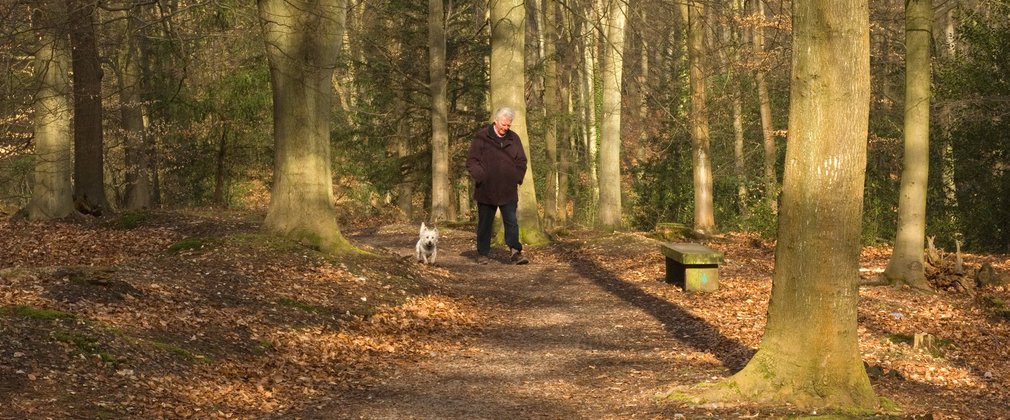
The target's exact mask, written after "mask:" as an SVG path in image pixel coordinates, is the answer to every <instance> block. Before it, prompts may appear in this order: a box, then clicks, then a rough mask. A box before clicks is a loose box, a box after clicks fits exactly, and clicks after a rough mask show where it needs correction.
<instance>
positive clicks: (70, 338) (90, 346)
mask: <svg viewBox="0 0 1010 420" xmlns="http://www.w3.org/2000/svg"><path fill="white" fill-rule="evenodd" d="M53 338H55V339H56V340H57V341H60V342H63V343H66V344H69V345H71V346H73V347H74V348H75V349H77V351H79V352H81V353H84V354H95V355H98V357H99V358H101V359H102V362H104V363H105V364H107V365H110V366H113V367H114V366H116V365H117V364H119V359H118V358H116V357H115V356H113V355H112V354H111V353H109V352H107V351H104V350H102V349H101V346H99V341H98V339H97V338H94V337H92V336H89V335H87V334H82V333H77V332H70V331H55V332H53Z"/></svg>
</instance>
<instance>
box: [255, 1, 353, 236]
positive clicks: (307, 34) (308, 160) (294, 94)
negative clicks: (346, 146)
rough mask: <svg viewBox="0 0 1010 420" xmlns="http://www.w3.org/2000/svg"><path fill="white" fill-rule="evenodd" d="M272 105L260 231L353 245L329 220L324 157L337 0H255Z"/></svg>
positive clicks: (339, 21)
mask: <svg viewBox="0 0 1010 420" xmlns="http://www.w3.org/2000/svg"><path fill="white" fill-rule="evenodd" d="M259 13H260V21H261V24H262V27H263V36H264V39H265V41H266V50H267V58H268V59H269V61H270V76H271V79H270V80H271V86H272V89H273V106H274V147H275V153H276V154H275V162H274V178H273V189H272V191H271V196H270V207H269V209H268V210H267V217H266V220H265V221H264V223H263V224H264V228H265V229H266V230H268V231H271V232H274V233H277V234H280V235H284V236H288V237H291V238H293V239H296V240H299V241H302V242H305V243H307V244H309V245H311V246H314V247H317V248H318V249H320V250H323V251H326V252H347V251H355V250H356V249H355V248H354V247H353V246H351V244H350V243H348V242H347V241H346V240H345V239H344V237H343V235H341V234H340V229H339V227H338V226H337V221H336V215H335V209H334V203H333V200H334V198H333V179H332V175H331V167H330V165H331V162H330V119H329V118H330V111H331V102H332V96H333V92H332V89H333V87H332V85H331V80H332V75H333V69H334V67H335V66H336V59H337V52H338V49H337V47H336V46H337V45H338V43H339V42H340V38H341V32H342V31H343V26H344V14H345V8H344V2H343V0H321V1H309V0H260V1H259Z"/></svg>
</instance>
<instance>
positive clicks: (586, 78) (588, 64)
mask: <svg viewBox="0 0 1010 420" xmlns="http://www.w3.org/2000/svg"><path fill="white" fill-rule="evenodd" d="M587 13H589V12H587ZM596 37H597V31H596V30H595V29H594V28H593V26H592V25H591V22H590V21H589V20H588V19H584V22H583V25H582V42H580V44H581V45H580V50H581V51H582V57H583V62H582V66H580V67H579V69H580V70H581V71H580V72H579V74H580V75H581V85H580V89H579V96H580V99H581V105H582V112H583V121H582V124H583V129H582V141H583V150H585V152H586V158H585V159H586V167H587V168H588V169H589V180H588V181H589V187H590V189H591V190H592V202H591V203H584V204H583V206H585V207H587V210H589V213H590V214H593V215H594V216H593V217H595V213H596V212H595V211H594V210H591V209H594V208H596V205H597V203H598V202H599V199H600V181H599V179H600V178H599V174H598V171H597V160H596V159H597V153H596V140H597V132H596V83H595V80H594V79H595V74H596V65H597V61H596V45H597V42H596Z"/></svg>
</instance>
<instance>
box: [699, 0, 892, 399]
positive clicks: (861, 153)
mask: <svg viewBox="0 0 1010 420" xmlns="http://www.w3.org/2000/svg"><path fill="white" fill-rule="evenodd" d="M792 51H793V59H792V82H791V91H790V110H789V135H788V144H787V148H786V167H785V177H784V182H783V188H782V206H781V209H780V210H781V213H780V214H779V231H778V241H779V242H778V246H777V247H776V255H775V274H774V277H773V282H772V296H771V301H770V303H769V307H768V323H767V326H766V328H765V332H764V337H763V339H762V341H761V345H760V346H759V347H758V351H757V354H755V355H754V357H753V358H752V359H751V361H750V362H749V363H748V364H747V366H746V367H745V368H744V369H743V370H742V371H740V372H739V373H737V374H736V375H733V376H732V377H730V378H728V379H726V380H724V381H723V382H721V383H720V384H719V385H718V386H716V387H715V388H713V389H711V390H709V391H707V392H706V393H705V397H707V398H708V399H732V400H737V399H746V400H750V401H759V402H763V403H771V404H793V405H796V406H797V407H801V408H819V407H829V408H837V409H842V410H855V411H863V410H867V411H868V410H874V409H875V408H876V406H877V399H876V396H875V395H874V392H873V388H871V387H870V381H869V378H868V377H867V375H866V370H865V369H864V368H863V362H862V359H861V357H860V354H859V345H858V342H857V335H856V325H857V324H856V312H857V303H858V300H859V291H858V283H859V252H860V243H859V238H860V227H861V221H862V204H863V179H864V176H865V172H866V170H865V167H866V136H867V129H868V122H869V100H870V74H869V11H868V5H867V1H866V0H859V1H848V2H794V3H793V45H792Z"/></svg>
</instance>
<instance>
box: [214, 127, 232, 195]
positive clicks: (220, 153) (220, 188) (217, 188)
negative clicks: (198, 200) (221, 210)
mask: <svg viewBox="0 0 1010 420" xmlns="http://www.w3.org/2000/svg"><path fill="white" fill-rule="evenodd" d="M227 156H228V124H227V123H222V124H221V138H220V139H219V140H218V142H217V158H216V159H215V160H216V165H215V169H214V198H213V201H214V204H215V205H217V206H221V207H228V199H227V198H226V197H225V192H224V189H225V181H226V178H227V176H226V169H227V168H228V166H227V165H226V164H225V158H226V157H227Z"/></svg>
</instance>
